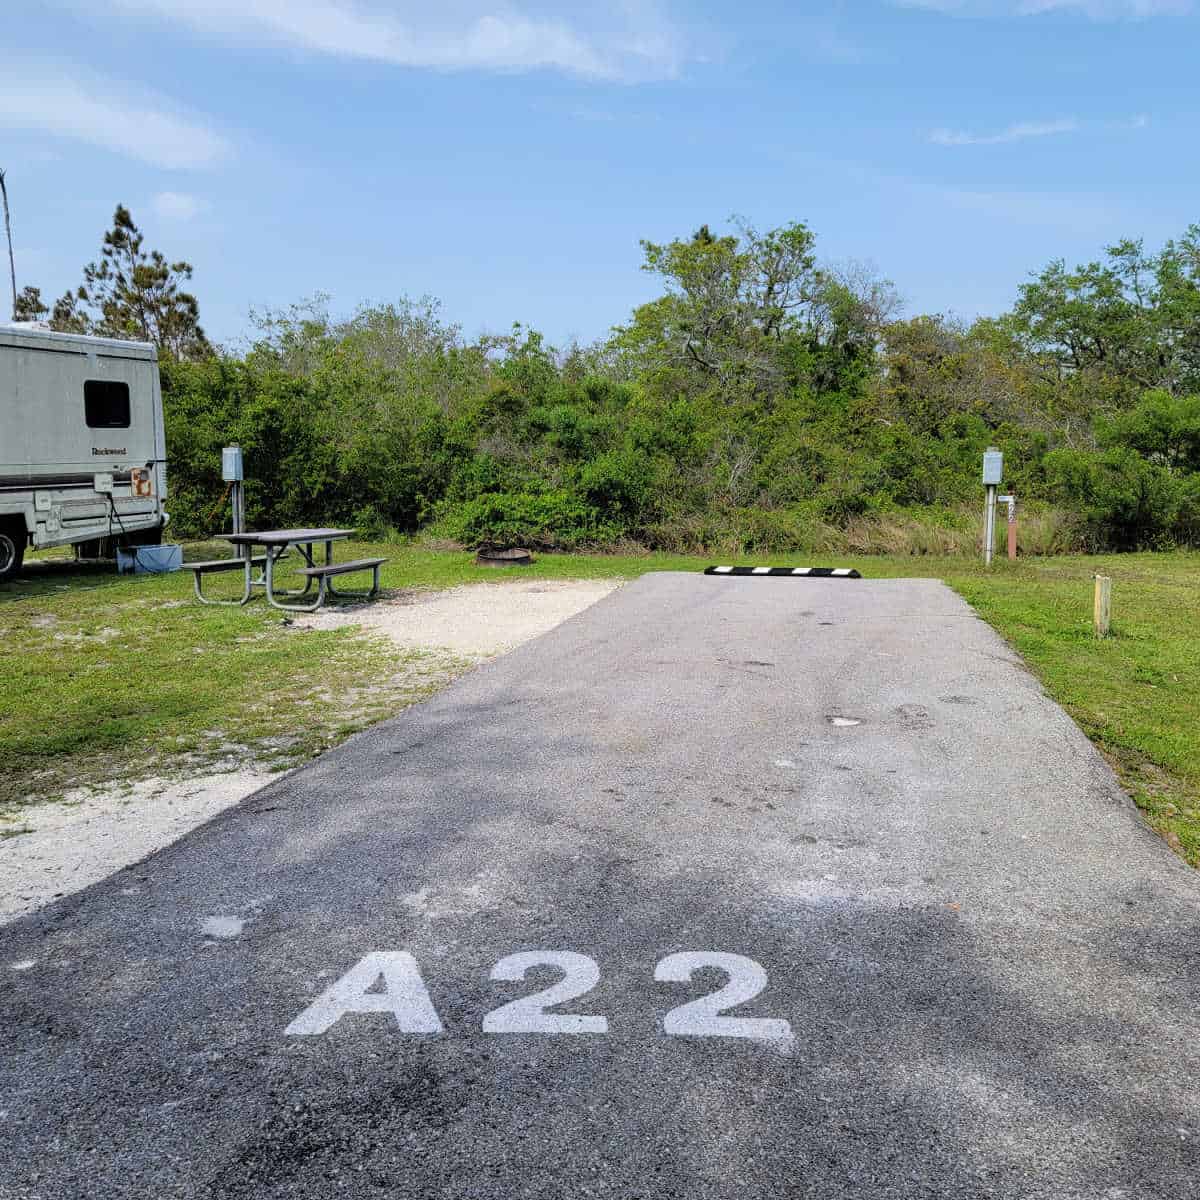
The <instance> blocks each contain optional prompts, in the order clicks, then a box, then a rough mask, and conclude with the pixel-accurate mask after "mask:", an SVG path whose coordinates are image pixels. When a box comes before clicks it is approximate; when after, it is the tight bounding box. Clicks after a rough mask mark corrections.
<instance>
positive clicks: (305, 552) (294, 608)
mask: <svg viewBox="0 0 1200 1200" xmlns="http://www.w3.org/2000/svg"><path fill="white" fill-rule="evenodd" d="M296 546H297V548H298V549H299V550H300V554H301V556H302V557H303V558H304V560H305V561H306V562H307V563H308V565H309V566H310V567H311V566H314V565H315V564H314V563H313V560H312V545H311V544H309V545H308V546H307V548H306V547H305V544H304V543H302V542H297V543H296ZM277 557H282V555H279V556H275V555H272V554H271V553H270V551H269V550H268V552H267V603H268V604H270V605H271V607H272V608H278V609H280V610H281V611H283V612H316V611H317V609H318V608H320V607H321V605H322V604H323V603H324V602H325V588H324V583H325V581H324V579H322V580H321V586H320V587H318V589H317V598H316V599H315V600H314V601H313V602H312V603H311V604H282V603H280V601H279V600H278V599H277V598H276V595H275V586H274V567H275V562H276V560H277ZM311 587H312V579H311V577H309V576H305V580H304V588H303V590H301V591H291V592H283V593H282V595H284V596H289V597H293V598H299V597H301V596H304V595H307V594H308V592H309V590H310V589H311Z"/></svg>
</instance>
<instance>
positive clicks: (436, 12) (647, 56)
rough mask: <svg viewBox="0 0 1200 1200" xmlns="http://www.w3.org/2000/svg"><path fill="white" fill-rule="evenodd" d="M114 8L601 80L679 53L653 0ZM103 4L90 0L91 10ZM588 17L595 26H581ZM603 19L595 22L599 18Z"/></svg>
mask: <svg viewBox="0 0 1200 1200" xmlns="http://www.w3.org/2000/svg"><path fill="white" fill-rule="evenodd" d="M100 5H103V6H106V7H107V8H108V9H110V10H120V11H124V12H125V13H127V14H132V15H135V16H143V17H146V16H148V17H152V18H156V19H158V20H162V21H165V22H169V23H172V24H182V25H186V26H188V27H190V28H191V29H192V30H193V31H194V32H196V33H200V34H204V35H206V36H211V37H217V38H221V39H223V40H226V41H235V42H239V43H243V44H254V45H262V44H268V45H270V44H275V45H284V46H291V47H294V48H297V49H301V50H305V51H309V52H312V53H319V54H329V55H335V56H339V57H343V58H358V59H371V60H375V61H377V62H384V63H392V64H395V65H397V66H404V67H426V68H433V69H436V70H445V71H461V70H494V71H528V70H537V69H549V70H557V71H563V72H567V73H569V74H573V75H581V76H584V77H590V78H595V79H637V78H667V77H671V76H673V75H675V74H677V73H678V71H679V68H680V65H681V62H682V59H683V52H682V49H681V47H680V41H679V37H678V35H677V34H676V33H675V31H674V30H673V29H672V28H671V27H670V26H669V25H668V23H667V22H666V21H665V20H664V19H663V18H662V17H661V16H660V15H659V14H658V11H657V8H656V7H655V6H654V4H653V3H651V2H649V0H617V2H616V3H615V4H614V2H613V0H609V3H606V4H600V5H590V6H582V5H581V6H579V7H578V8H573V7H572V6H567V11H568V12H569V13H571V14H572V17H573V18H574V20H575V23H574V24H569V23H567V21H565V20H564V19H563V18H561V17H560V16H558V15H557V14H555V13H554V12H549V13H545V14H542V15H525V14H523V13H520V12H517V11H515V10H514V9H513V8H511V7H510V6H505V5H496V6H492V5H490V4H485V3H480V2H479V0H444V2H443V3H440V4H436V5H434V4H428V3H421V2H417V3H414V2H412V0H387V2H385V0H189V2H188V3H186V4H181V3H179V0H100ZM100 5H98V4H96V3H95V0H93V3H92V4H90V5H89V7H90V8H91V10H92V11H93V12H94V11H95V9H96V8H97V7H99V6H100ZM581 15H585V16H586V17H587V18H588V20H589V22H590V24H591V27H590V28H587V29H583V28H580V27H579V24H578V18H579V17H580V16H581ZM598 21H599V25H597V22H598Z"/></svg>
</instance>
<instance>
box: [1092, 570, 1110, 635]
mask: <svg viewBox="0 0 1200 1200" xmlns="http://www.w3.org/2000/svg"><path fill="white" fill-rule="evenodd" d="M1111 620H1112V579H1111V578H1109V576H1107V575H1097V576H1096V599H1095V603H1094V605H1093V607H1092V624H1093V626H1094V627H1095V630H1096V636H1097V637H1108V627H1109V624H1110V623H1111Z"/></svg>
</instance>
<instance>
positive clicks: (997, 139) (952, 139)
mask: <svg viewBox="0 0 1200 1200" xmlns="http://www.w3.org/2000/svg"><path fill="white" fill-rule="evenodd" d="M1078 128H1079V122H1078V121H1076V120H1075V118H1074V117H1066V118H1063V119H1062V120H1058V121H1019V122H1018V123H1017V124H1015V125H1009V126H1008V128H1007V129H1002V130H1001V131H1000V132H999V133H986V134H981V133H964V132H962V131H960V130H954V129H935V130H934V131H933V132H932V133H931V134H930V135H929V140H930V141H931V142H933V143H934V144H935V145H938V146H1000V145H1003V144H1004V143H1006V142H1023V141H1025V140H1026V139H1027V138H1039V137H1051V136H1053V135H1054V134H1057V133H1074V132H1075V131H1076V130H1077V129H1078Z"/></svg>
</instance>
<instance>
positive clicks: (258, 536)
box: [221, 529, 354, 546]
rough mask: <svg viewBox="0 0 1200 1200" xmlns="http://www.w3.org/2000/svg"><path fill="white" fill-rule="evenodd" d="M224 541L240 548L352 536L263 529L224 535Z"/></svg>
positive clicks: (350, 534) (346, 531)
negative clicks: (254, 531) (257, 531)
mask: <svg viewBox="0 0 1200 1200" xmlns="http://www.w3.org/2000/svg"><path fill="white" fill-rule="evenodd" d="M221 536H222V537H223V538H224V540H225V541H227V542H233V543H234V544H235V545H241V546H286V545H289V544H290V543H292V542H335V541H338V540H339V539H340V538H348V537H353V536H354V530H353V529H264V530H262V531H260V532H259V533H226V534H222V535H221Z"/></svg>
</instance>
